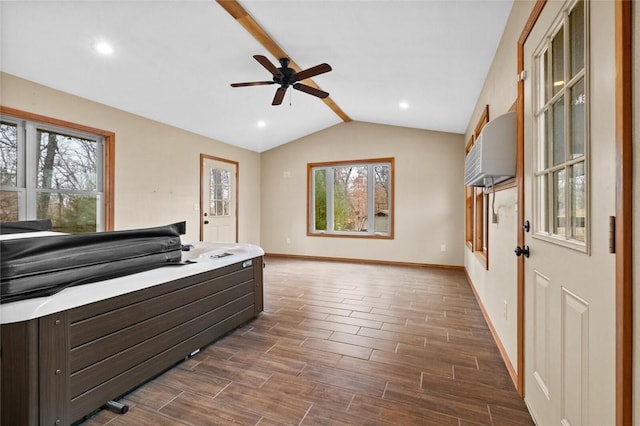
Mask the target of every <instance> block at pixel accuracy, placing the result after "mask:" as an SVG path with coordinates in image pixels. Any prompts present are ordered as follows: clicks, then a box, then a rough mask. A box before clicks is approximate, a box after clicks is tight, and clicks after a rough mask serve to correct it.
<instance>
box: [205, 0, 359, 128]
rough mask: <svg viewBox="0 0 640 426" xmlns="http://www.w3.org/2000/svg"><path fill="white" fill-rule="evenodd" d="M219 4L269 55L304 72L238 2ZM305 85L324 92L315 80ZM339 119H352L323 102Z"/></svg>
mask: <svg viewBox="0 0 640 426" xmlns="http://www.w3.org/2000/svg"><path fill="white" fill-rule="evenodd" d="M216 1H217V3H218V4H219V5H220V6H222V8H223V9H224V10H226V11H227V12H228V13H229V15H231V16H233V18H234V19H235V20H236V21H237V22H238V23H239V24H240V25H242V28H244V29H245V30H247V32H248V33H249V34H251V35H252V36H253V38H255V39H256V40H257V41H258V43H260V44H261V45H262V46H263V47H264V48H265V49H267V51H268V52H269V53H271V54H272V55H273V56H274V57H275V58H276V59H280V58H289V60H290V62H289V67H290V68H292V69H294V70H295V71H296V72H300V71H302V68H300V66H299V65H298V64H297V63H296V62H295V61H294V60H293V59H291V56H289V55H288V54H287V52H285V51H284V49H282V48H281V47H280V46H279V45H278V43H276V41H275V40H274V39H273V38H271V36H269V34H267V32H266V31H265V30H264V29H263V28H262V27H261V26H260V25H259V24H258V23H257V22H256V21H255V19H253V17H251V15H249V13H248V12H247V11H246V10H245V9H244V8H243V7H242V6H241V5H240V3H238V2H237V1H236V0H216ZM304 84H306V85H307V86H311V87H314V88H316V89H318V90H322V89H321V88H320V86H318V85H317V84H316V83H315V82H314V81H313V79H310V78H308V79H306V80H304ZM322 101H323V102H324V103H325V104H326V105H327V106H328V107H329V108H330V109H331V110H332V111H333V112H334V113H336V115H337V116H338V117H340V118H341V119H342V121H344V122H348V121H351V118H350V117H349V116H348V115H347V113H345V112H344V111H343V110H342V108H340V107H339V106H338V105H337V104H336V103H335V102H334V101H333V99H331V97H326V98H324V99H323V100H322Z"/></svg>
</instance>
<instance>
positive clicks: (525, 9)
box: [464, 1, 534, 370]
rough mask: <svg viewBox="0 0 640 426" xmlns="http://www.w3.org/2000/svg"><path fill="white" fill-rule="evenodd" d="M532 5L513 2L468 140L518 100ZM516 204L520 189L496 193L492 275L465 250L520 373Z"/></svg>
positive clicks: (478, 288)
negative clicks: (521, 46) (485, 116)
mask: <svg viewBox="0 0 640 426" xmlns="http://www.w3.org/2000/svg"><path fill="white" fill-rule="evenodd" d="M533 5H534V2H533V1H515V2H514V4H513V7H512V9H511V13H510V15H509V19H508V21H507V26H506V28H505V31H504V33H503V35H502V40H501V41H500V45H499V46H498V49H497V51H496V55H495V58H494V60H493V63H492V65H491V68H490V69H489V73H488V75H487V79H486V81H485V84H484V87H483V89H482V92H481V93H480V96H479V98H478V101H477V104H476V107H475V110H474V113H473V115H472V116H471V121H470V122H469V125H468V127H467V132H466V134H465V140H469V138H470V136H471V134H472V133H473V131H474V129H475V126H476V123H477V122H478V120H479V118H480V115H481V113H482V109H483V108H484V106H485V105H487V104H488V105H489V118H490V119H491V120H492V119H494V118H496V117H498V116H499V115H501V114H504V113H506V112H507V111H508V110H509V108H511V106H512V105H513V103H514V102H515V101H516V97H517V69H516V65H517V63H516V55H517V43H518V38H519V37H520V34H521V33H522V29H523V28H524V25H525V23H526V22H527V19H528V18H529V14H530V13H531V10H532V9H533ZM492 197H493V195H490V198H489V200H490V201H491V200H492ZM516 202H517V191H516V188H510V189H506V190H503V191H498V192H497V193H496V201H495V206H496V207H495V209H496V213H498V223H497V224H489V270H486V269H485V268H484V265H483V264H481V262H480V261H479V260H478V258H477V257H476V256H475V255H474V254H473V253H472V252H471V250H469V249H468V248H466V247H465V249H464V265H465V267H466V269H467V272H468V274H469V277H470V278H471V282H472V285H473V286H474V288H475V289H476V292H477V293H478V296H479V298H480V300H481V302H482V304H483V306H484V308H485V310H486V312H487V314H488V316H489V318H490V320H491V323H492V324H493V326H494V328H495V330H496V332H497V334H498V337H499V339H500V342H501V343H502V345H503V347H504V348H505V351H506V352H507V355H508V357H509V360H510V361H511V364H512V366H513V367H514V369H516V370H517V367H518V366H517V328H516V327H517V322H516V296H517V293H516V287H517V277H516V271H517V268H516V256H515V255H514V253H513V250H514V249H515V247H516V245H517V234H516V225H517V212H516ZM505 304H506V316H505Z"/></svg>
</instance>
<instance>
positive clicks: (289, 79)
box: [231, 55, 331, 105]
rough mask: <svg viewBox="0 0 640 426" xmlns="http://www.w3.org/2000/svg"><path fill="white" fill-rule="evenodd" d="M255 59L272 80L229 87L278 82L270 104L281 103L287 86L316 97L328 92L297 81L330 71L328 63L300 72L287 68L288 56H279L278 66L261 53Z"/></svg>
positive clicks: (323, 96)
mask: <svg viewBox="0 0 640 426" xmlns="http://www.w3.org/2000/svg"><path fill="white" fill-rule="evenodd" d="M253 57H254V58H255V60H256V61H258V62H259V63H260V65H262V66H263V67H265V68H266V69H267V71H269V72H270V73H271V74H272V75H273V80H271V81H252V82H248V83H232V84H231V87H246V86H262V85H265V84H279V85H280V87H279V88H278V90H276V95H275V96H274V97H273V102H272V103H271V105H280V104H281V103H282V99H283V98H284V94H285V93H286V92H287V89H288V88H289V86H291V87H293V88H294V89H296V90H300V91H301V92H305V93H308V94H310V95H313V96H317V97H318V98H322V99H324V98H326V97H327V96H329V94H328V93H327V92H325V91H323V90H320V89H316V88H315V87H311V86H307V85H306V84H302V83H299V81H302V80H304V79H307V78H311V77H313V76H316V75H318V74H323V73H325V72H329V71H331V66H330V65H329V64H320V65H316V66H315V67H311V68H307V69H306V70H302V71H300V72H295V70H294V69H292V68H289V58H280V65H281V66H280V68H276V67H275V65H273V64H272V63H271V61H269V59H267V58H266V57H265V56H262V55H253Z"/></svg>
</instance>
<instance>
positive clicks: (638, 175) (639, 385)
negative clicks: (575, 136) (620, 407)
mask: <svg viewBox="0 0 640 426" xmlns="http://www.w3.org/2000/svg"><path fill="white" fill-rule="evenodd" d="M633 33H634V39H633V75H634V77H637V76H640V7H638V3H634V4H633ZM633 141H634V142H633V153H634V154H633V155H634V163H633V164H634V166H633V170H634V171H635V173H634V185H633V188H634V193H633V211H634V212H635V216H634V218H633V229H634V238H633V256H634V259H635V260H634V262H633V265H634V271H633V274H634V277H633V283H634V285H633V290H634V301H635V305H634V313H635V314H634V320H635V324H634V327H633V330H634V339H633V340H634V344H635V345H634V346H635V347H634V351H633V352H634V357H635V358H634V366H633V367H634V373H635V380H634V386H633V389H634V404H633V406H634V408H635V410H634V414H633V415H634V424H638V423H640V79H638V78H634V79H633Z"/></svg>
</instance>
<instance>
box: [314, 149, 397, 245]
mask: <svg viewBox="0 0 640 426" xmlns="http://www.w3.org/2000/svg"><path fill="white" fill-rule="evenodd" d="M393 162H394V159H393V158H383V159H375V160H356V161H348V162H340V163H315V164H307V176H308V184H309V192H308V194H309V196H308V206H309V222H308V223H309V232H308V235H325V236H353V237H361V236H362V237H378V238H393Z"/></svg>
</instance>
